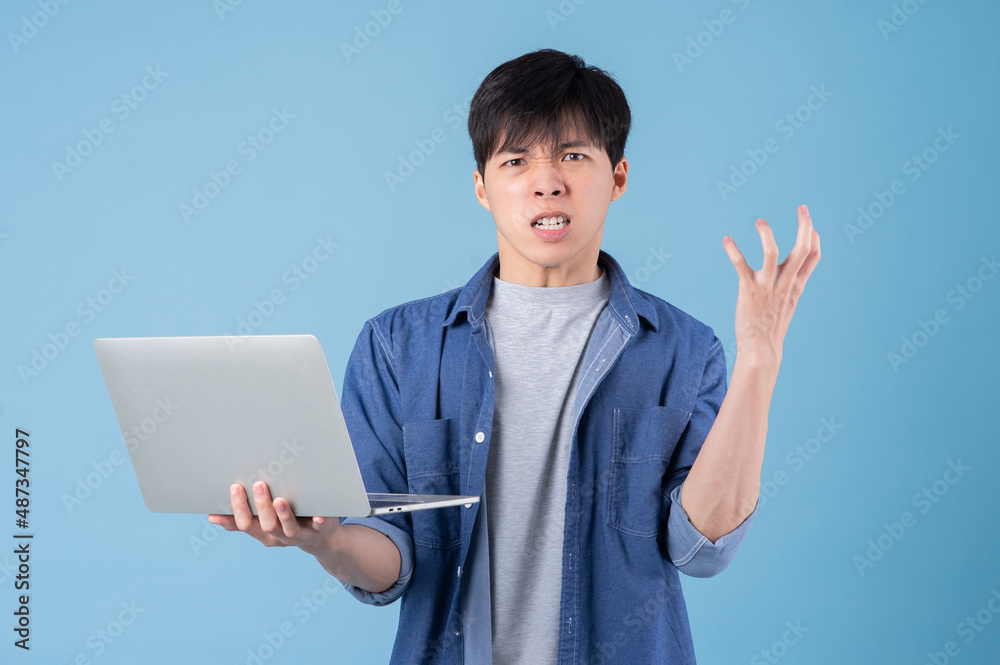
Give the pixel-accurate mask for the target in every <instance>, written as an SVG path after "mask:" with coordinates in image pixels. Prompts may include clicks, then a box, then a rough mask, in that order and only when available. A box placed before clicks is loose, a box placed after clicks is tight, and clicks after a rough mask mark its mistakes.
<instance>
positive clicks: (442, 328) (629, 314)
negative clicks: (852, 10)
mask: <svg viewBox="0 0 1000 665" xmlns="http://www.w3.org/2000/svg"><path fill="white" fill-rule="evenodd" d="M598 264H599V265H600V266H601V267H602V268H604V269H605V270H607V271H609V275H610V279H611V297H610V300H609V302H608V306H607V307H606V308H605V309H604V311H603V312H602V313H601V315H600V316H599V317H598V320H597V323H596V324H595V329H594V332H593V334H592V335H591V338H590V341H589V342H588V344H587V347H586V349H585V350H584V358H583V364H582V366H581V367H582V369H581V371H583V372H585V374H584V376H583V377H582V379H581V383H580V387H579V391H578V394H577V398H576V403H575V405H574V408H575V413H576V429H575V432H574V436H573V444H572V446H573V447H572V451H571V456H570V465H569V472H568V479H567V493H566V509H565V510H566V512H565V530H564V536H563V572H562V592H561V596H562V598H561V607H560V624H559V632H560V634H559V651H558V662H559V663H560V664H569V663H581V664H582V663H587V664H591V663H619V662H621V663H625V662H627V663H633V662H634V663H640V662H641V663H651V662H656V663H677V664H689V663H695V656H694V647H693V644H692V639H691V629H690V625H689V623H688V617H687V609H686V606H685V603H684V597H683V594H682V591H681V586H680V580H679V575H678V571H680V572H683V573H685V574H687V575H691V576H694V577H710V576H712V575H716V574H718V573H720V572H721V571H722V570H724V569H725V568H726V566H728V565H729V563H730V561H732V559H733V557H734V556H735V554H736V552H737V550H738V549H739V546H740V543H741V542H742V540H743V537H744V535H745V534H746V531H747V530H748V529H749V527H750V525H751V524H752V522H753V518H754V516H755V515H756V508H755V509H754V511H753V513H751V515H750V516H749V517H747V518H746V520H744V522H743V523H742V524H741V525H740V526H738V527H737V528H736V529H734V530H733V531H732V532H731V533H729V534H726V535H725V536H722V537H721V538H719V539H717V540H716V542H715V543H712V542H711V541H709V540H708V539H707V538H706V537H705V536H704V535H702V534H701V533H699V532H698V530H697V529H695V528H694V526H693V525H692V524H691V522H690V521H689V519H688V517H687V514H686V513H685V512H684V509H683V508H682V507H681V503H680V492H681V487H682V483H683V482H684V479H685V478H686V477H687V473H688V471H689V470H690V468H691V465H692V464H693V463H694V460H695V457H696V456H697V454H698V452H699V450H700V449H701V446H702V444H703V443H704V441H705V437H706V436H707V435H708V432H709V430H710V429H711V427H712V424H713V423H714V421H715V417H716V415H717V413H718V411H719V407H720V405H721V404H722V399H723V397H724V396H725V393H726V388H727V386H726V360H725V353H724V352H723V349H722V344H721V342H720V341H719V339H718V338H717V337H716V336H715V334H714V332H713V331H712V329H711V328H709V327H708V326H706V325H705V324H703V323H701V322H699V321H698V320H697V319H695V318H693V317H692V316H690V315H688V314H686V313H685V312H683V311H681V310H679V309H677V308H676V307H674V306H673V305H671V304H669V303H668V302H666V301H664V300H662V299H660V298H657V297H656V296H654V295H652V294H649V293H646V292H645V291H641V290H639V289H636V288H634V287H633V286H632V285H631V284H629V282H628V280H627V278H626V277H625V274H624V272H623V271H622V269H621V266H619V264H618V262H617V261H615V260H614V259H613V258H612V257H611V256H610V255H609V254H607V253H606V252H604V251H601V252H600V255H599V258H598ZM498 265H499V254H494V255H493V256H492V257H491V258H490V260H489V261H487V263H486V264H485V265H484V266H483V267H482V268H481V269H480V270H479V271H478V272H477V273H476V274H475V276H474V277H473V278H472V279H471V280H470V281H469V282H468V284H466V285H465V286H464V287H462V288H460V289H453V290H451V291H448V292H446V293H442V294H439V295H436V296H433V297H430V298H424V299H422V300H416V301H413V302H409V303H405V304H402V305H399V306H397V307H393V308H390V309H387V310H385V311H383V312H382V313H380V314H378V315H377V316H375V317H374V318H372V319H370V320H369V321H367V322H366V323H365V325H364V328H363V329H362V331H361V334H360V335H359V336H358V339H357V343H356V344H355V347H354V349H353V351H352V353H351V356H350V359H349V360H348V364H347V371H346V375H345V378H344V384H343V390H342V395H341V407H342V409H343V412H344V417H345V418H346V420H347V425H348V431H349V433H350V435H351V441H352V443H353V444H354V448H355V451H356V453H357V457H358V463H359V465H360V467H361V473H362V476H363V478H364V481H365V486H366V487H367V489H368V491H369V492H401V493H416V494H466V495H476V496H480V497H482V496H483V487H484V484H485V478H486V460H487V453H488V450H489V445H490V435H491V426H492V424H493V407H494V384H493V369H494V365H493V362H494V356H493V347H492V341H491V337H492V336H491V334H490V331H489V326H488V324H487V323H486V320H485V312H486V301H487V298H488V296H489V292H490V287H491V285H492V279H493V277H494V275H496V274H497V269H498ZM487 509H488V507H487V506H486V505H485V503H484V502H482V501H481V502H480V503H478V504H473V505H472V506H471V507H455V508H439V509H434V510H423V511H415V512H412V513H400V514H397V515H386V516H382V517H364V518H345V519H343V520H342V522H343V523H344V524H363V525H365V526H368V527H371V528H373V529H376V530H377V531H379V532H381V533H383V534H385V535H386V536H387V537H389V538H390V539H391V540H392V542H393V543H394V544H395V545H396V547H397V548H398V549H399V552H400V558H401V568H400V576H399V579H398V580H397V581H396V583H395V584H394V585H393V586H392V587H390V588H389V589H387V590H386V591H384V592H381V593H370V592H368V591H364V590H362V589H359V588H357V587H353V586H351V585H346V584H345V588H347V590H348V591H349V592H350V593H351V594H352V595H354V596H355V597H357V598H359V599H360V600H362V601H363V602H366V603H369V604H373V605H385V604H388V603H391V602H394V601H395V600H397V599H399V600H400V603H401V605H400V610H399V628H398V631H397V634H396V642H395V644H394V646H393V651H392V659H391V663H435V664H436V663H442V664H444V663H448V664H451V663H456V664H457V663H463V662H465V663H470V664H471V663H477V664H478V663H489V662H490V648H491V647H490V644H491V643H490V639H491V635H490V602H489V593H490V590H489V575H488V556H489V555H488V547H487V543H486V537H487V531H486V529H485V527H484V521H485V519H486V513H487ZM525 528H531V524H530V523H526V524H525ZM530 563H531V562H530V559H529V560H527V561H525V565H530ZM465 570H468V571H469V573H468V574H463V573H464V571H465ZM519 592H522V593H525V594H527V593H530V592H531V590H530V589H523V590H519Z"/></svg>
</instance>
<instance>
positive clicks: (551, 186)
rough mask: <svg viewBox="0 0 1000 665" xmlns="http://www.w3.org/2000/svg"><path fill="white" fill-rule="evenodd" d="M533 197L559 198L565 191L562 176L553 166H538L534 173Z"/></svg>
mask: <svg viewBox="0 0 1000 665" xmlns="http://www.w3.org/2000/svg"><path fill="white" fill-rule="evenodd" d="M534 176H535V178H534V183H533V185H534V187H535V196H538V197H542V196H559V195H560V194H562V193H564V192H565V191H566V183H565V182H563V178H562V174H561V173H560V172H559V169H558V168H557V167H556V166H555V165H553V164H539V165H537V166H536V167H535V173H534Z"/></svg>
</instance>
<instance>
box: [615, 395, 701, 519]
mask: <svg viewBox="0 0 1000 665" xmlns="http://www.w3.org/2000/svg"><path fill="white" fill-rule="evenodd" d="M613 418H614V422H613V430H614V440H613V443H612V450H611V470H610V476H609V479H608V517H607V521H608V525H609V526H611V527H613V528H615V529H618V530H619V531H622V532H624V533H627V534H630V535H633V536H641V537H644V538H652V537H654V536H656V534H657V533H658V532H659V527H660V494H661V489H662V484H663V476H664V474H665V473H666V471H667V466H668V464H669V462H670V458H671V456H672V455H673V454H674V448H676V447H677V442H678V441H679V440H680V438H681V434H683V432H684V428H685V427H687V423H688V420H689V419H690V418H691V414H690V413H689V412H687V411H684V410H682V409H677V408H674V407H672V406H654V407H649V408H645V409H627V408H622V409H615V410H614V416H613Z"/></svg>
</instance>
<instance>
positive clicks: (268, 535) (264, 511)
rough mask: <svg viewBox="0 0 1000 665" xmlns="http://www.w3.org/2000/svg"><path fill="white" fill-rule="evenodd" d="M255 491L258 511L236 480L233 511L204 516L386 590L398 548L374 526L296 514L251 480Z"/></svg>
mask: <svg viewBox="0 0 1000 665" xmlns="http://www.w3.org/2000/svg"><path fill="white" fill-rule="evenodd" d="M253 490H254V504H255V506H256V508H257V515H253V514H251V512H250V505H249V503H248V501H247V496H246V493H245V492H244V491H243V487H242V486H240V485H238V484H234V485H233V486H232V487H231V488H230V497H231V499H232V506H233V514H232V515H219V514H212V515H209V516H208V520H209V521H210V522H212V523H214V524H219V525H221V526H222V528H224V529H225V530H226V531H242V532H244V533H246V534H249V535H250V536H252V537H253V538H255V539H257V540H259V541H260V542H261V543H263V544H264V545H265V546H266V547H288V546H289V545H295V546H296V547H298V548H299V549H301V550H302V551H304V552H306V553H308V554H311V555H313V556H314V557H316V560H317V561H318V562H319V563H320V565H321V566H323V568H324V569H325V570H326V571H327V572H328V573H330V574H331V575H333V576H334V577H336V578H337V579H339V580H340V581H342V582H346V583H347V584H351V585H353V586H356V587H360V588H362V589H366V590H368V591H371V592H373V593H378V592H381V591H385V590H386V589H388V588H389V587H391V586H392V585H393V584H395V582H396V580H397V579H398V578H399V573H400V566H401V565H402V561H401V560H400V556H399V550H398V549H396V546H395V545H394V544H393V543H392V541H391V540H389V539H388V538H387V537H385V536H384V535H382V534H381V533H379V532H378V531H375V530H374V529H369V528H368V527H365V526H361V525H359V524H351V525H341V523H340V518H339V517H296V516H295V515H294V514H293V513H292V510H291V506H290V505H289V503H288V501H287V500H286V499H284V498H282V497H277V498H275V499H274V500H273V501H272V500H271V491H270V489H268V487H267V484H265V483H264V482H262V481H258V482H256V483H254V486H253Z"/></svg>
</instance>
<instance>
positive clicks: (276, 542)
mask: <svg viewBox="0 0 1000 665" xmlns="http://www.w3.org/2000/svg"><path fill="white" fill-rule="evenodd" d="M253 491H254V505H255V507H256V508H257V515H254V514H253V513H252V512H251V511H250V504H249V502H248V500H247V495H246V492H244V491H243V487H242V486H241V485H237V484H234V485H233V486H232V487H231V488H230V498H231V499H232V506H233V514H232V515H219V514H214V513H213V514H211V515H209V516H208V521H209V522H212V523H213V524H218V525H219V526H221V527H222V528H224V529H225V530H226V531H242V532H244V533H246V534H247V535H249V536H252V537H253V538H255V539H257V540H259V541H260V542H261V543H263V544H264V546H265V547H288V546H290V545H294V546H296V547H298V548H300V549H302V550H303V551H304V552H308V553H309V554H315V553H316V552H318V551H322V550H323V549H329V547H330V543H331V542H332V541H333V540H334V535H335V534H334V532H335V531H336V530H337V529H339V527H340V518H339V517H318V516H317V517H296V516H295V515H294V514H293V513H292V509H291V506H290V505H289V503H288V500H287V499H284V498H282V497H277V498H275V499H273V500H272V499H271V490H270V489H269V488H268V486H267V484H266V483H264V482H263V481H257V482H256V483H254V485H253Z"/></svg>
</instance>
